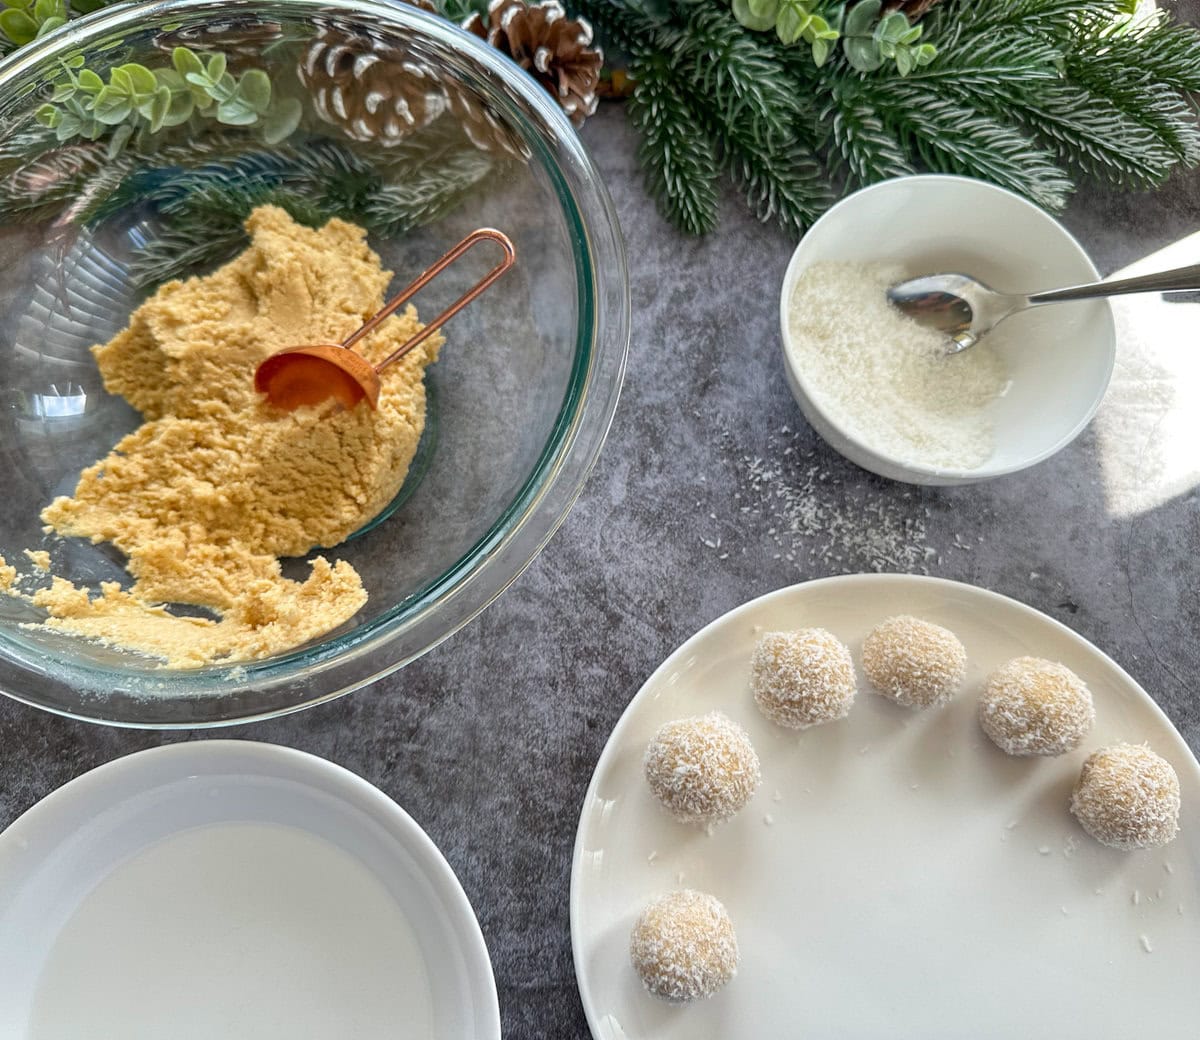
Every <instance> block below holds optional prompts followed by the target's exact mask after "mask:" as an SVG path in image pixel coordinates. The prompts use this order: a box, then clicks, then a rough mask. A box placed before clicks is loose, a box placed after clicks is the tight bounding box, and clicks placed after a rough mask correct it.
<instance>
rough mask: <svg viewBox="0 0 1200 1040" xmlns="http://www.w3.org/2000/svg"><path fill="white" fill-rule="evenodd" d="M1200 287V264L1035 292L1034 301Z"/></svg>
mask: <svg viewBox="0 0 1200 1040" xmlns="http://www.w3.org/2000/svg"><path fill="white" fill-rule="evenodd" d="M1186 289H1200V264H1193V265H1192V266H1191V267H1177V268H1175V270H1174V271H1158V272H1157V273H1155V274H1144V275H1141V276H1140V277H1137V278H1122V279H1120V280H1118V281H1115V282H1093V283H1092V284H1091V285H1076V286H1073V287H1071V288H1069V289H1052V290H1051V291H1050V292H1040V293H1033V294H1032V295H1031V296H1030V297H1029V302H1030V304H1031V305H1032V304H1038V303H1059V302H1062V301H1064V300H1091V299H1094V298H1096V297H1099V296H1120V295H1122V294H1124V293H1142V292H1178V291H1180V290H1186Z"/></svg>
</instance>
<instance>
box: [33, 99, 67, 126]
mask: <svg viewBox="0 0 1200 1040" xmlns="http://www.w3.org/2000/svg"><path fill="white" fill-rule="evenodd" d="M33 117H34V118H35V119H36V120H37V121H38V122H39V123H41V124H42V126H46V127H49V128H50V129H51V130H53V129H54V128H55V127H56V126H58V124H59V123H60V122H61V121H62V111H61V110H60V109H57V108H55V107H54V106H53V105H49V104H46V105H42V106H40V107H39V108H38V110H37V111H36V112H35V113H34V114H33Z"/></svg>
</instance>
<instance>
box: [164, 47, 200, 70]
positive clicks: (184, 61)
mask: <svg viewBox="0 0 1200 1040" xmlns="http://www.w3.org/2000/svg"><path fill="white" fill-rule="evenodd" d="M171 64H173V65H174V66H175V70H176V71H177V72H178V73H179V75H181V76H187V74H188V73H189V72H191V73H195V74H196V75H203V74H204V63H203V62H202V61H201V60H200V59H199V58H198V57H197V56H196V55H195V54H194V53H193V52H192V51H189V50H188V49H187V48H186V47H176V48H175V49H174V50H173V51H171Z"/></svg>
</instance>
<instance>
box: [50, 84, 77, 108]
mask: <svg viewBox="0 0 1200 1040" xmlns="http://www.w3.org/2000/svg"><path fill="white" fill-rule="evenodd" d="M77 89H78V88H77V87H76V86H75V84H74V83H56V84H54V93H53V94H51V95H50V100H51V101H53V102H54V103H56V104H57V103H58V102H60V101H66V100H67V99H68V98H73V97H74V96H75V91H76V90H77Z"/></svg>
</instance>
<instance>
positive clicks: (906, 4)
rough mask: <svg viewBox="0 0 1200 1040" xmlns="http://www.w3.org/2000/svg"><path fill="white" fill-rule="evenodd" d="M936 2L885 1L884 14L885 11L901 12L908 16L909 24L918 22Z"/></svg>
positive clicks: (932, 0)
mask: <svg viewBox="0 0 1200 1040" xmlns="http://www.w3.org/2000/svg"><path fill="white" fill-rule="evenodd" d="M937 2H938V0H887V2H886V3H885V4H884V5H883V9H884V11H885V12H887V11H903V12H904V13H905V14H906V15H908V20H909V21H910V22H916V21H920V19H921V18H923V17H924V15H925V12H926V11H928V10H929V9H930V8H931V7H932V6H933V5H934V4H936V3H937Z"/></svg>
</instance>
